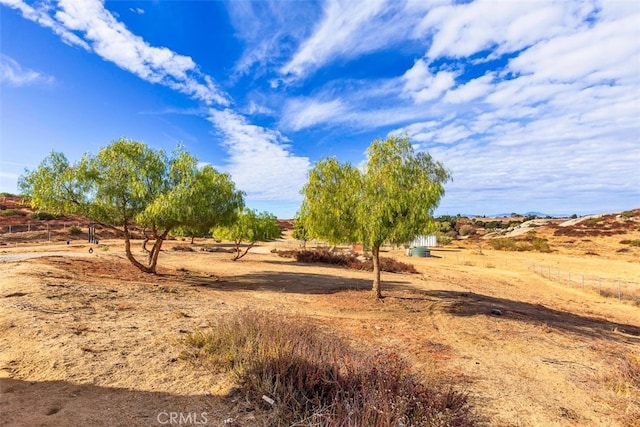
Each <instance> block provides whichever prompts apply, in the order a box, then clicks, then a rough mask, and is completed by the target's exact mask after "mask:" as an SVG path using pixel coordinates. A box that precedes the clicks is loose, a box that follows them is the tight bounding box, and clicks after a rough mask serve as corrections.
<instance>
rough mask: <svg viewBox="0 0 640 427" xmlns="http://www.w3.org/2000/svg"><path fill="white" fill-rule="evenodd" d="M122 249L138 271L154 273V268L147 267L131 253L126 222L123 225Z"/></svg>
mask: <svg viewBox="0 0 640 427" xmlns="http://www.w3.org/2000/svg"><path fill="white" fill-rule="evenodd" d="M154 246H155V245H154ZM124 251H125V253H126V254H127V259H128V260H129V261H130V262H131V264H133V265H135V266H136V267H137V268H138V269H139V270H140V271H142V272H145V273H155V269H154V270H152V269H150V268H149V267H147V266H145V265H143V264H142V263H140V262H139V261H138V260H137V259H136V258H135V257H134V256H133V254H132V253H131V238H130V237H129V228H128V227H127V224H126V223H125V225H124Z"/></svg>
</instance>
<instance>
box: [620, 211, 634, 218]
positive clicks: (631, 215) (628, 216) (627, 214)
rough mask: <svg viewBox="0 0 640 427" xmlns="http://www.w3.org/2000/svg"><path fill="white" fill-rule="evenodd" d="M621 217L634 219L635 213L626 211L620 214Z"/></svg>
mask: <svg viewBox="0 0 640 427" xmlns="http://www.w3.org/2000/svg"><path fill="white" fill-rule="evenodd" d="M620 216H621V217H622V218H633V217H634V214H633V211H624V212H622V213H621V214H620Z"/></svg>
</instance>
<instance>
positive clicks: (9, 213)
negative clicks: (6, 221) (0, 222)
mask: <svg viewBox="0 0 640 427" xmlns="http://www.w3.org/2000/svg"><path fill="white" fill-rule="evenodd" d="M26 215H27V213H26V212H24V211H21V210H20V209H6V210H3V211H0V216H26Z"/></svg>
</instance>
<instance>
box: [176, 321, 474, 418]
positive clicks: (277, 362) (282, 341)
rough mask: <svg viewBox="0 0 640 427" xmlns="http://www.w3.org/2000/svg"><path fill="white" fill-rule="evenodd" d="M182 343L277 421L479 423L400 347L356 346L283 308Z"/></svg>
mask: <svg viewBox="0 0 640 427" xmlns="http://www.w3.org/2000/svg"><path fill="white" fill-rule="evenodd" d="M184 344H185V346H186V347H187V349H186V350H185V351H184V352H183V354H182V357H183V358H186V359H189V360H192V361H194V362H195V363H199V364H202V365H204V366H207V367H209V368H210V369H213V370H215V371H224V372H228V373H229V374H230V375H231V376H232V378H233V379H234V380H235V382H236V383H237V384H238V385H239V387H240V389H241V391H242V393H244V394H245V396H246V397H247V398H248V399H249V400H250V401H253V402H261V403H262V406H263V407H264V408H266V409H267V410H268V411H269V412H270V414H269V415H270V420H269V425H272V426H293V425H313V426H345V425H354V426H399V425H406V426H435V425H446V426H472V425H476V424H477V423H476V421H475V418H474V416H473V413H472V410H471V408H470V406H469V404H468V402H467V398H466V396H465V395H464V394H462V393H460V392H457V391H455V390H452V389H450V388H449V389H447V388H445V389H436V388H431V387H428V386H426V385H424V384H422V383H420V382H419V381H417V379H416V377H415V376H414V374H413V373H412V372H411V371H410V369H409V367H408V365H407V363H406V362H405V361H404V360H403V359H402V358H401V357H399V356H398V355H397V354H396V353H393V352H387V351H383V350H376V351H371V352H366V351H355V350H353V349H352V348H350V346H348V345H347V344H346V343H345V342H344V341H343V340H341V339H339V338H337V337H335V336H333V335H329V334H328V333H326V332H321V331H320V330H319V329H318V328H317V327H315V326H314V325H312V324H310V323H308V322H306V321H305V322H300V321H295V320H293V319H292V320H288V319H283V318H282V316H281V314H280V313H278V314H277V315H275V314H270V313H259V312H245V313H240V314H236V315H234V316H229V317H225V318H223V319H221V320H219V321H217V322H216V324H215V325H214V327H213V328H211V331H210V332H195V333H192V334H189V335H188V336H187V337H186V338H185V339H184ZM262 396H267V397H269V398H271V399H273V401H274V404H273V406H271V405H269V404H267V403H264V402H263V400H262Z"/></svg>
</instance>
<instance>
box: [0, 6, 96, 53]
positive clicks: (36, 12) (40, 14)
mask: <svg viewBox="0 0 640 427" xmlns="http://www.w3.org/2000/svg"><path fill="white" fill-rule="evenodd" d="M0 4H4V5H5V6H9V7H11V8H13V9H17V10H19V11H20V12H22V16H24V17H25V18H27V19H29V20H31V21H34V22H37V23H38V24H40V25H42V26H43V27H46V28H50V29H51V30H52V31H53V32H54V33H55V34H57V35H58V36H60V38H61V39H62V41H63V42H65V43H66V44H68V45H72V46H78V47H81V48H82V49H84V50H91V48H90V47H89V44H88V43H87V42H85V41H84V40H82V39H81V38H80V37H78V36H77V35H75V34H74V33H73V32H71V31H69V30H68V29H67V28H65V27H64V26H63V25H62V24H60V23H59V22H57V21H56V20H55V19H53V18H52V17H51V16H49V14H48V13H49V8H48V7H47V5H40V6H41V7H42V8H41V9H36V8H34V7H32V6H30V5H28V4H26V3H25V2H24V1H22V0H0Z"/></svg>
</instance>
